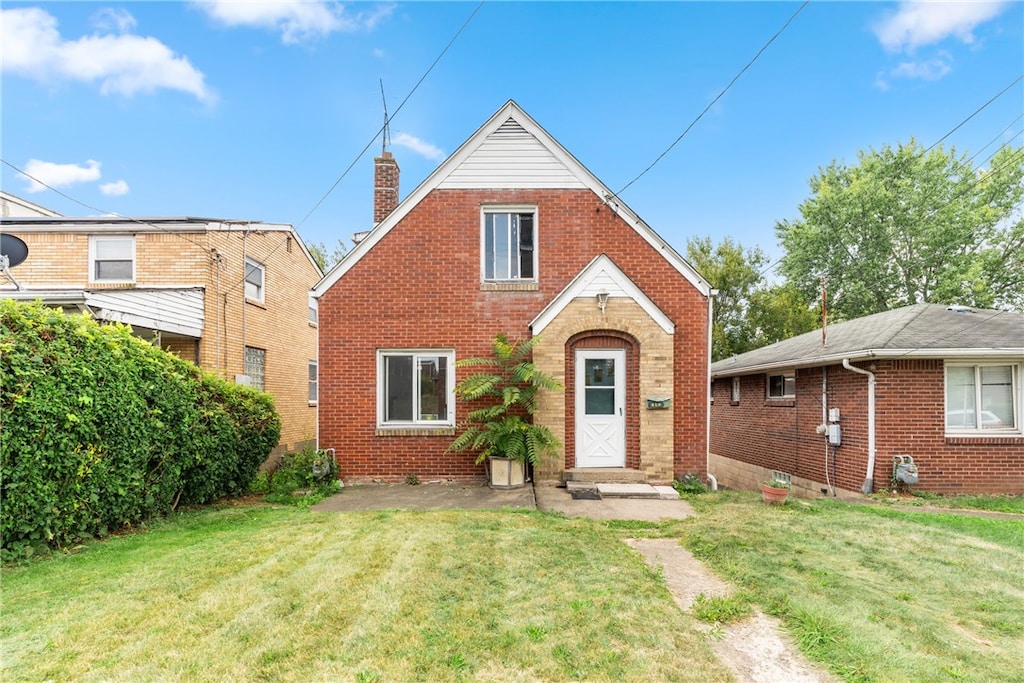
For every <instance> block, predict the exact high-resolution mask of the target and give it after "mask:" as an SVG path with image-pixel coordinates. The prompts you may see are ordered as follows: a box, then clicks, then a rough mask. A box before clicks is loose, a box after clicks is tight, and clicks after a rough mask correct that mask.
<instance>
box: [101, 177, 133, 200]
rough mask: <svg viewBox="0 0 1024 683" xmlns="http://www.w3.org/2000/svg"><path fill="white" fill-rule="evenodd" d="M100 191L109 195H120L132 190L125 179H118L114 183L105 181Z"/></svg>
mask: <svg viewBox="0 0 1024 683" xmlns="http://www.w3.org/2000/svg"><path fill="white" fill-rule="evenodd" d="M100 192H102V193H103V194H105V195H107V196H108V197H120V196H122V195H126V194H128V193H129V192H130V190H129V188H128V183H126V182H125V181H123V180H118V181H117V182H114V183H103V184H102V185H100Z"/></svg>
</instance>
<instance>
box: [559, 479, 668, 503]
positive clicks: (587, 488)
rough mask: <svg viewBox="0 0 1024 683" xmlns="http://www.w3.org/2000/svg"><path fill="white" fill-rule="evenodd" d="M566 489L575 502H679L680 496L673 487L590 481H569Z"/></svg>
mask: <svg viewBox="0 0 1024 683" xmlns="http://www.w3.org/2000/svg"><path fill="white" fill-rule="evenodd" d="M565 487H566V489H567V490H568V491H569V494H570V495H571V496H572V497H573V500H601V499H603V498H651V499H659V500H679V494H678V493H677V492H676V490H675V489H674V488H672V487H671V486H651V485H650V484H618V483H600V484H598V483H593V482H589V481H568V482H566V484H565Z"/></svg>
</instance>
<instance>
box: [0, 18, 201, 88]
mask: <svg viewBox="0 0 1024 683" xmlns="http://www.w3.org/2000/svg"><path fill="white" fill-rule="evenodd" d="M134 21H135V20H134V19H133V18H132V17H131V15H130V14H128V13H127V12H124V11H121V12H113V11H111V12H107V13H101V14H100V15H98V25H99V26H100V28H99V30H100V31H101V32H99V33H96V34H94V35H91V36H84V37H82V38H79V39H77V40H64V39H63V38H62V37H61V35H60V32H59V31H58V30H57V20H56V19H55V18H54V17H53V16H52V15H51V14H49V13H47V12H45V11H43V10H41V9H38V8H35V7H30V8H24V9H8V10H0V34H2V35H3V37H4V39H3V41H2V45H0V65H2V66H0V68H2V69H3V71H5V72H9V73H14V74H18V75H20V76H24V77H26V78H31V79H34V80H38V81H42V82H49V81H58V80H71V81H82V82H86V83H91V82H99V84H100V92H101V93H103V94H104V95H107V94H111V93H117V94H120V95H125V96H132V95H134V94H136V93H151V92H155V91H156V90H159V89H164V88H166V89H169V90H180V91H182V92H186V93H189V94H191V95H194V96H195V97H196V98H198V99H199V100H201V101H204V102H212V101H213V100H214V99H215V98H214V96H213V93H211V92H210V91H209V89H208V88H207V87H206V84H205V82H204V81H205V77H204V76H203V74H202V72H200V71H198V70H197V69H196V68H195V67H193V66H192V64H191V63H189V61H188V59H186V58H185V57H179V56H176V55H175V54H174V52H172V51H171V50H170V49H169V48H168V47H167V46H166V45H164V44H163V43H161V42H160V41H159V40H157V39H156V38H144V37H141V36H136V35H130V34H118V35H114V34H111V33H102V31H104V30H105V28H104V27H109V26H110V25H111V22H112V24H113V25H114V26H116V28H117V29H118V30H119V31H125V30H130V29H131V28H132V27H133V26H134Z"/></svg>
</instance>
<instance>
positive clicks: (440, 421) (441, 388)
mask: <svg viewBox="0 0 1024 683" xmlns="http://www.w3.org/2000/svg"><path fill="white" fill-rule="evenodd" d="M377 397H378V400H377V421H378V423H379V424H380V425H381V426H387V427H393V426H399V427H401V426H415V427H441V426H445V427H450V426H452V425H454V424H455V353H454V352H453V351H432V350H424V351H382V352H380V353H379V354H378V362H377Z"/></svg>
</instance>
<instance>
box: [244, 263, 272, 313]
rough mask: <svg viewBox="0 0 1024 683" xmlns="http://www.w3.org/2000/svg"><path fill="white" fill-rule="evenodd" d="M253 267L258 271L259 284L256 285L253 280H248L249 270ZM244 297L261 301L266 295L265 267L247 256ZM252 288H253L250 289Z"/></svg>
mask: <svg viewBox="0 0 1024 683" xmlns="http://www.w3.org/2000/svg"><path fill="white" fill-rule="evenodd" d="M250 269H254V270H257V271H259V274H260V284H259V285H256V284H255V283H253V282H249V271H250ZM244 275H245V285H244V287H245V298H246V299H248V300H249V301H256V302H258V303H261V304H262V303H263V302H264V300H265V297H266V291H267V267H266V266H265V265H263V264H262V263H260V262H259V261H257V260H255V259H251V258H249V257H248V256H247V257H246V258H245V269H244ZM250 288H254V289H250Z"/></svg>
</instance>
